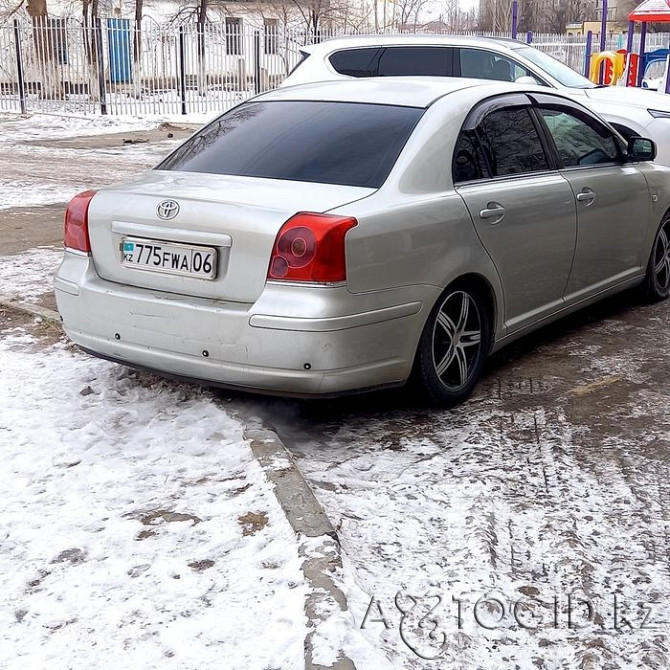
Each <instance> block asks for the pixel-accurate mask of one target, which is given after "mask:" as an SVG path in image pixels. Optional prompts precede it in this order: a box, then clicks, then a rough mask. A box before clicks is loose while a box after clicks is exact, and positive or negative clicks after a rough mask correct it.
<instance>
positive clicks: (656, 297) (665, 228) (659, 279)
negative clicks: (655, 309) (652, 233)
mask: <svg viewBox="0 0 670 670" xmlns="http://www.w3.org/2000/svg"><path fill="white" fill-rule="evenodd" d="M668 296H670V216H668V215H666V216H665V217H664V218H663V221H661V225H660V226H659V228H658V232H657V233H656V237H655V238H654V244H653V246H652V248H651V254H650V256H649V262H648V263H647V274H646V276H645V278H644V283H643V284H642V298H643V300H644V301H645V302H658V301H660V300H665V299H666V298H667V297H668Z"/></svg>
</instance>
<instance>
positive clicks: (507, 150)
mask: <svg viewBox="0 0 670 670" xmlns="http://www.w3.org/2000/svg"><path fill="white" fill-rule="evenodd" d="M478 135H479V139H480V140H481V143H482V147H483V149H484V153H485V154H486V157H487V158H488V162H489V164H490V168H491V173H492V175H493V176H494V177H503V176H506V175H512V174H521V173H524V172H537V171H539V170H548V169H549V164H548V161H547V157H546V154H545V153H544V149H543V148H542V143H541V142H540V137H539V135H538V133H537V130H536V128H535V124H534V123H533V121H532V119H531V117H530V113H529V111H528V109H527V108H526V107H512V108H509V107H508V108H505V109H499V110H496V111H494V112H491V113H490V114H489V115H488V116H486V117H485V118H484V120H483V121H482V122H481V123H480V124H479V127H478Z"/></svg>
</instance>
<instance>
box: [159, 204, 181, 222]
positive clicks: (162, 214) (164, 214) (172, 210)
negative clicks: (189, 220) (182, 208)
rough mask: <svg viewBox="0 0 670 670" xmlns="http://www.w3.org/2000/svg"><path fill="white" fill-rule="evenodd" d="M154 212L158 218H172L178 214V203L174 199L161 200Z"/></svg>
mask: <svg viewBox="0 0 670 670" xmlns="http://www.w3.org/2000/svg"><path fill="white" fill-rule="evenodd" d="M156 214H158V218H159V219H165V220H168V219H174V217H175V216H177V214H179V203H178V202H175V201H174V200H163V202H161V203H160V205H158V207H156Z"/></svg>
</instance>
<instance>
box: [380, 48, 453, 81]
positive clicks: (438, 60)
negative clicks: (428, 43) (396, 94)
mask: <svg viewBox="0 0 670 670" xmlns="http://www.w3.org/2000/svg"><path fill="white" fill-rule="evenodd" d="M452 53H453V49H450V48H448V47H389V48H387V49H385V50H384V53H383V54H382V55H381V58H380V59H379V68H378V74H379V76H380V77H403V76H410V77H411V76H421V75H426V76H429V77H448V76H449V75H451V73H452Z"/></svg>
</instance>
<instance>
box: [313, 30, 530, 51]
mask: <svg viewBox="0 0 670 670" xmlns="http://www.w3.org/2000/svg"><path fill="white" fill-rule="evenodd" d="M421 44H423V45H432V44H438V45H439V44H444V45H452V46H459V45H460V46H481V47H490V46H491V44H496V45H498V46H500V47H502V48H506V49H516V48H519V47H524V46H528V45H527V44H526V43H525V42H521V41H520V40H515V39H512V38H511V37H481V36H469V35H442V34H438V33H433V34H430V33H421V34H419V33H414V34H411V35H407V34H397V35H347V36H343V37H334V38H332V39H329V40H325V41H323V42H320V43H319V44H311V45H308V46H305V47H301V48H300V50H301V51H305V52H307V53H311V54H313V53H317V52H325V53H330V52H331V51H336V50H337V49H353V48H357V47H372V46H390V45H395V46H416V45H421Z"/></svg>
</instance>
